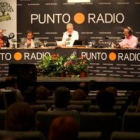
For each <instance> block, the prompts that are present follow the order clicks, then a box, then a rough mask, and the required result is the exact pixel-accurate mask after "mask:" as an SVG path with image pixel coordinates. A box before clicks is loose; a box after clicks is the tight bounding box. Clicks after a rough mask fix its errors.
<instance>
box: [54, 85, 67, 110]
mask: <svg viewBox="0 0 140 140" xmlns="http://www.w3.org/2000/svg"><path fill="white" fill-rule="evenodd" d="M54 96H55V106H56V108H66V107H67V105H68V103H69V100H70V90H69V89H68V88H66V87H58V88H57V89H56V90H55V92H54Z"/></svg>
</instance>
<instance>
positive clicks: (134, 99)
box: [131, 90, 140, 106]
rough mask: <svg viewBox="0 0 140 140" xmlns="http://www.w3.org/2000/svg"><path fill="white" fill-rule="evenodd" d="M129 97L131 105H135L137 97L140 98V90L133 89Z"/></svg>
mask: <svg viewBox="0 0 140 140" xmlns="http://www.w3.org/2000/svg"><path fill="white" fill-rule="evenodd" d="M131 98H132V99H131V105H134V106H136V105H137V104H138V99H139V98H140V90H136V91H134V92H133V93H132V97H131Z"/></svg>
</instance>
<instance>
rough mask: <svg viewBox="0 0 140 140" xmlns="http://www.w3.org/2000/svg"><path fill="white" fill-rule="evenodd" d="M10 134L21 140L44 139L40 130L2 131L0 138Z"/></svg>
mask: <svg viewBox="0 0 140 140" xmlns="http://www.w3.org/2000/svg"><path fill="white" fill-rule="evenodd" d="M8 136H9V137H13V138H15V139H19V140H44V135H43V134H42V133H41V132H39V131H23V132H21V131H6V130H3V131H2V130H1V131H0V139H2V138H4V137H8Z"/></svg>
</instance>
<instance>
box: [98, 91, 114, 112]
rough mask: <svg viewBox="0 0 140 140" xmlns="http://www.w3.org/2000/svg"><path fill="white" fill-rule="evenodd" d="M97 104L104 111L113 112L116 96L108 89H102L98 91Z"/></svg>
mask: <svg viewBox="0 0 140 140" xmlns="http://www.w3.org/2000/svg"><path fill="white" fill-rule="evenodd" d="M97 104H98V105H99V107H100V110H101V111H102V112H111V111H112V109H113V106H114V105H115V96H114V95H113V94H112V93H110V92H108V91H106V90H101V91H99V92H98V93H97Z"/></svg>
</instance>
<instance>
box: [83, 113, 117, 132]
mask: <svg viewBox="0 0 140 140" xmlns="http://www.w3.org/2000/svg"><path fill="white" fill-rule="evenodd" d="M114 130H118V120H117V115H116V113H91V112H81V113H80V131H107V132H110V131H111V132H112V131H114Z"/></svg>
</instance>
